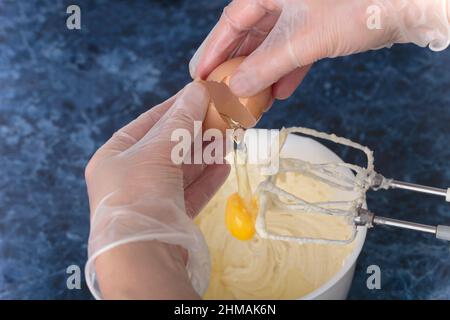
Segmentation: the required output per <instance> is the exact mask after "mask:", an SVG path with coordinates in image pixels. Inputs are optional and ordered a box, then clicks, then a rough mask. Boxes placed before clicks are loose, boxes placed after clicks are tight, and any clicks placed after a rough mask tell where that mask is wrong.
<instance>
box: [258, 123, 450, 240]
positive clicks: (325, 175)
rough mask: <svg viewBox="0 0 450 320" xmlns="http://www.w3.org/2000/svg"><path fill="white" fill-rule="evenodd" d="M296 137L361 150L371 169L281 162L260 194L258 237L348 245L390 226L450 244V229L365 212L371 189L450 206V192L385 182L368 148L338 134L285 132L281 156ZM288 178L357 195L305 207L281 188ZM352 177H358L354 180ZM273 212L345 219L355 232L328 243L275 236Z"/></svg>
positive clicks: (298, 129) (303, 130)
mask: <svg viewBox="0 0 450 320" xmlns="http://www.w3.org/2000/svg"><path fill="white" fill-rule="evenodd" d="M291 133H300V134H302V135H306V136H311V137H315V138H320V139H324V140H328V141H331V142H334V143H337V144H340V145H344V146H347V147H351V148H354V149H357V150H360V151H362V152H363V153H364V154H365V155H366V158H367V165H366V167H361V166H357V165H354V164H349V163H345V162H329V163H320V164H317V163H311V162H308V161H304V160H300V159H294V158H281V159H280V161H279V163H280V167H279V170H278V172H277V173H275V174H273V175H270V176H268V177H267V178H266V180H265V181H263V182H262V183H261V184H260V185H259V186H258V189H257V192H258V199H259V213H258V216H257V219H256V231H257V233H258V235H259V236H260V237H262V238H267V239H271V240H280V241H290V242H297V243H303V244H304V243H319V244H348V243H350V242H352V241H353V240H354V239H355V237H356V234H357V232H358V227H359V226H367V227H369V228H370V227H373V226H375V225H387V226H392V227H398V228H403V229H409V230H416V231H422V232H427V233H432V234H435V236H436V238H438V239H443V240H448V241H450V227H449V226H444V225H438V226H429V225H423V224H418V223H413V222H409V221H403V220H396V219H391V218H385V217H380V216H378V215H375V214H373V213H372V212H370V211H369V210H367V209H366V208H365V207H364V204H365V202H366V193H367V191H368V190H370V189H371V190H374V191H377V190H380V189H394V188H398V189H406V190H410V191H414V192H420V193H427V194H433V195H437V196H443V197H444V198H445V200H446V201H447V202H450V188H449V189H447V190H445V189H439V188H433V187H427V186H421V185H417V184H412V183H407V182H401V181H397V180H393V179H386V178H385V177H383V176H382V175H381V174H379V173H376V172H375V169H374V157H373V152H372V151H371V150H370V149H369V148H367V147H365V146H362V145H360V144H358V143H355V142H353V141H351V140H348V139H345V138H341V137H337V136H336V135H334V134H327V133H323V132H318V131H315V130H312V129H308V128H301V127H293V128H288V129H283V130H282V131H281V132H280V139H281V141H280V147H279V148H280V150H281V148H282V146H283V145H284V142H285V140H286V138H287V136H288V135H289V134H291ZM288 172H296V173H300V174H302V175H303V176H306V177H310V178H312V179H315V180H317V181H320V182H321V183H324V184H326V185H329V186H330V187H332V188H335V189H339V190H343V191H348V192H352V193H353V194H354V195H355V196H354V197H352V199H350V200H341V201H326V202H308V201H305V200H304V199H301V198H299V197H297V196H296V195H294V194H292V193H289V192H287V191H285V190H283V189H281V188H280V187H278V186H277V184H276V182H277V178H278V177H279V175H280V174H283V173H288ZM350 172H351V173H353V174H350ZM269 208H275V209H281V210H288V211H291V212H293V213H294V214H301V213H314V214H320V215H330V216H339V217H344V218H346V219H347V220H348V221H349V223H350V225H351V227H352V232H351V234H350V236H349V237H348V238H347V239H327V238H314V237H301V236H288V235H281V234H274V233H272V232H271V231H269V230H268V228H267V222H266V220H267V211H268V210H269Z"/></svg>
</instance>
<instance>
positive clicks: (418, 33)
mask: <svg viewBox="0 0 450 320" xmlns="http://www.w3.org/2000/svg"><path fill="white" fill-rule="evenodd" d="M449 2H450V0H395V4H394V6H395V9H396V12H397V19H396V20H397V23H398V30H399V33H400V42H411V43H414V44H416V45H418V46H421V47H427V46H429V48H430V49H431V50H433V51H442V50H444V49H446V48H447V47H448V46H449V44H450V21H449V19H450V17H449V16H448V13H449V11H448V9H449V8H448V6H450V3H449ZM393 3H394V2H393Z"/></svg>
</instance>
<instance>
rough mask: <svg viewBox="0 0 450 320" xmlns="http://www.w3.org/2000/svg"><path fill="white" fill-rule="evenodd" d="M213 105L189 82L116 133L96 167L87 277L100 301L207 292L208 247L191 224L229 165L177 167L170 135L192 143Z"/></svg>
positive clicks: (89, 176)
mask: <svg viewBox="0 0 450 320" xmlns="http://www.w3.org/2000/svg"><path fill="white" fill-rule="evenodd" d="M208 103H209V96H208V93H207V91H206V89H205V88H204V87H203V86H202V85H201V84H199V83H191V84H189V85H187V86H186V87H185V88H184V89H183V90H182V91H181V92H180V93H178V94H177V95H176V96H174V97H172V98H171V99H169V100H167V101H166V102H164V103H162V104H161V105H159V106H156V107H154V108H152V109H151V110H149V111H147V112H146V113H144V114H142V115H141V116H140V117H138V118H137V119H136V120H134V121H133V122H131V123H130V124H128V125H127V126H125V127H124V128H122V129H120V130H119V131H118V132H116V133H115V134H114V135H113V136H112V138H111V139H110V140H109V141H108V142H106V144H105V145H103V146H102V147H101V148H100V149H99V150H98V151H97V152H96V153H95V155H94V156H93V158H92V159H91V160H90V162H89V164H88V166H87V168H86V182H87V186H88V194H89V203H90V210H91V232H90V237H89V248H88V251H89V252H88V254H89V259H88V262H87V263H86V268H85V273H86V279H87V283H88V286H89V288H90V290H91V292H92V293H93V295H94V296H95V297H96V298H108V299H110V298H135V299H136V298H150V299H155V298H156V299H158V298H164V299H176V298H183V299H189V298H198V297H199V295H201V294H202V293H203V292H204V291H205V290H206V288H207V285H208V281H209V274H210V261H209V254H208V248H207V246H206V243H205V240H204V238H203V236H202V234H201V232H200V230H199V229H198V228H197V227H196V225H195V224H194V223H193V221H192V218H193V217H194V216H195V215H196V214H197V213H198V212H199V211H200V209H201V208H202V207H203V206H204V205H205V204H206V203H207V201H208V200H209V199H210V198H211V197H212V196H213V195H214V193H215V192H216V191H217V189H218V188H219V187H220V185H221V184H222V183H223V182H224V181H225V179H226V177H227V175H228V173H229V166H228V165H226V164H224V165H220V164H214V165H201V164H195V165H194V164H192V165H188V164H182V165H176V164H174V162H173V161H172V160H171V152H172V147H173V146H174V145H175V144H176V142H171V135H172V132H173V131H174V130H175V129H186V130H188V131H189V132H190V134H191V136H192V137H194V121H202V120H203V119H204V117H205V113H206V110H207V106H208ZM200 131H201V130H200ZM199 134H201V132H200V133H199ZM194 289H195V291H194Z"/></svg>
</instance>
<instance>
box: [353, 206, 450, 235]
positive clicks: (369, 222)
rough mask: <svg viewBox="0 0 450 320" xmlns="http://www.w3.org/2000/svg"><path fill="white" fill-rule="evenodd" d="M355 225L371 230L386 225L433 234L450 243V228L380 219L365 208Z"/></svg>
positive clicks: (359, 210)
mask: <svg viewBox="0 0 450 320" xmlns="http://www.w3.org/2000/svg"><path fill="white" fill-rule="evenodd" d="M355 223H356V225H360V226H362V225H365V226H368V227H369V228H370V227H373V226H374V225H385V226H391V227H396V228H401V229H408V230H415V231H420V232H425V233H431V234H434V235H435V236H436V238H437V239H441V240H446V241H450V226H445V225H438V226H430V225H426V224H421V223H415V222H410V221H404V220H398V219H391V218H385V217H380V216H376V215H375V214H373V213H372V212H370V211H369V210H366V209H364V208H359V209H358V216H357V217H355Z"/></svg>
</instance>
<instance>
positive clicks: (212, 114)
mask: <svg viewBox="0 0 450 320" xmlns="http://www.w3.org/2000/svg"><path fill="white" fill-rule="evenodd" d="M244 59H245V57H238V58H234V59H231V60H228V61H226V62H224V63H222V64H221V65H219V66H218V67H217V68H216V69H214V70H213V71H212V72H211V74H210V75H209V76H208V78H207V79H206V81H202V83H203V84H204V85H205V86H206V88H207V89H208V92H209V95H210V104H209V107H208V111H207V113H206V117H205V120H204V124H203V128H204V130H206V129H209V128H217V129H219V130H221V131H223V132H225V130H226V129H228V128H230V120H232V122H234V123H237V124H239V126H241V127H244V128H251V127H253V126H255V125H256V123H257V122H258V121H259V119H260V118H261V115H262V114H263V113H264V111H265V110H267V108H268V107H269V106H270V104H271V103H272V89H271V87H269V88H267V89H265V90H263V91H261V92H260V93H258V94H256V95H254V96H252V97H236V96H235V95H234V94H233V93H232V92H231V90H230V89H229V87H228V85H229V81H230V77H231V75H232V74H233V73H234V71H235V70H236V69H237V68H238V66H239V65H240V64H241V63H242V61H244Z"/></svg>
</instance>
